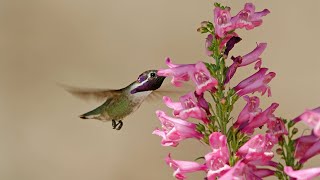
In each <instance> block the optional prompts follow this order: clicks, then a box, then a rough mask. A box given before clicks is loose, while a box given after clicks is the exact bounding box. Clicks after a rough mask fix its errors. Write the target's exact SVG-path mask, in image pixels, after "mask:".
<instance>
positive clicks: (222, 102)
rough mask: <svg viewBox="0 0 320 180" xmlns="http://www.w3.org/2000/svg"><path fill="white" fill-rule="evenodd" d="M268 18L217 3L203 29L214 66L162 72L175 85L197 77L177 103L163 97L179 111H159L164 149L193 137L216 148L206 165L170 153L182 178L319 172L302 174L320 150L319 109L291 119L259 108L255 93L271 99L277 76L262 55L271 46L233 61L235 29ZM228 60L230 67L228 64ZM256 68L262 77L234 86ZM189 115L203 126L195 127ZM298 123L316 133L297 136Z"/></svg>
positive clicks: (178, 66) (176, 173)
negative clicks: (240, 73) (242, 73)
mask: <svg viewBox="0 0 320 180" xmlns="http://www.w3.org/2000/svg"><path fill="white" fill-rule="evenodd" d="M269 13H270V12H269V10H267V9H264V10H263V11H258V12H256V11H255V6H254V5H253V4H252V3H247V4H245V6H244V8H243V9H242V10H241V11H240V12H239V13H238V14H236V15H235V16H233V17H232V16H231V13H230V8H229V7H224V6H221V5H220V4H215V8H214V10H213V14H214V20H213V23H211V22H208V21H206V22H203V23H202V26H201V27H200V28H199V31H200V32H202V33H209V35H208V36H207V38H206V42H205V49H206V54H207V55H208V56H210V57H212V58H213V59H214V60H215V63H207V62H202V61H199V62H197V63H195V64H174V63H172V62H171V60H170V58H167V60H166V64H167V66H168V67H169V68H168V69H161V70H159V71H158V75H160V76H167V77H172V80H171V83H172V84H173V85H174V86H176V87H181V86H182V85H183V83H184V82H186V81H189V80H192V81H193V82H194V84H195V90H194V91H193V92H190V93H188V94H186V95H183V96H181V97H180V99H179V101H176V102H175V101H173V100H172V99H171V98H170V97H167V96H164V97H163V101H164V103H165V104H166V105H167V106H168V107H169V108H171V109H172V110H173V113H172V117H171V116H168V115H167V114H166V113H165V112H164V111H161V110H158V111H157V112H156V114H157V117H158V118H159V120H160V122H161V124H162V127H161V128H157V129H156V130H154V132H153V134H155V135H158V136H160V137H161V138H162V141H161V144H162V145H163V146H172V147H176V146H178V145H179V143H181V141H182V140H184V139H187V138H193V139H197V140H199V141H201V142H203V143H206V144H208V145H209V146H210V147H211V151H210V152H208V153H207V154H206V155H204V156H203V157H202V158H203V159H204V162H202V163H200V162H192V161H180V160H174V159H172V158H171V155H170V154H169V155H168V156H167V158H166V159H165V161H166V163H167V164H168V165H169V166H170V167H171V168H173V170H174V176H175V177H176V178H177V179H185V178H186V174H187V173H191V172H196V171H203V172H205V173H206V178H205V179H207V180H215V179H217V178H219V179H225V180H229V179H249V180H250V179H262V178H264V177H267V176H271V175H275V176H277V177H278V178H282V179H287V178H289V177H292V178H297V179H312V178H314V177H316V176H319V175H320V168H311V169H306V170H300V169H301V168H302V166H303V164H304V163H305V162H306V161H307V160H308V159H310V158H311V157H313V156H315V155H317V154H319V153H320V141H319V138H320V108H316V109H313V110H307V111H305V112H304V113H303V114H302V115H300V116H298V117H297V118H295V119H293V120H291V121H287V120H285V119H282V118H280V117H277V116H276V115H275V114H274V112H275V110H276V109H277V108H278V106H279V104H278V103H272V104H271V105H270V106H269V107H268V108H266V109H264V110H263V109H262V108H260V107H259V106H260V99H259V98H258V97H257V96H252V95H251V94H254V93H257V92H260V93H261V95H264V94H265V93H266V92H268V96H271V90H270V86H269V83H270V81H271V80H272V79H273V78H274V77H275V75H276V73H274V72H268V68H265V67H262V59H261V55H262V53H263V52H264V51H265V49H266V47H267V43H259V44H258V45H257V47H256V48H255V49H253V50H252V51H251V52H250V53H248V54H246V55H242V56H236V57H234V56H231V57H230V58H229V53H230V51H231V50H232V48H234V46H235V45H236V44H237V43H239V42H240V41H241V38H240V37H239V35H238V34H237V33H236V32H235V30H237V29H243V28H245V29H246V30H251V29H254V28H256V27H258V26H260V25H261V24H262V17H264V16H266V15H267V14H269ZM228 59H230V60H228ZM227 63H229V64H230V65H229V66H226V64H227ZM253 63H255V65H254V69H256V70H257V72H256V73H254V74H253V75H251V76H249V77H248V78H245V79H244V80H243V81H241V82H239V83H238V84H237V85H236V86H234V87H232V88H227V86H226V85H227V84H229V82H230V81H231V80H232V78H233V76H234V75H235V74H236V71H237V68H239V67H243V66H247V65H250V64H253ZM206 92H207V93H210V94H211V97H212V98H213V101H214V102H213V103H211V102H209V101H208V100H206V99H205V98H204V93H206ZM240 97H242V98H243V99H244V100H245V101H246V102H247V103H246V105H245V106H244V108H243V110H242V111H241V112H240V114H239V115H238V117H237V119H236V121H235V122H234V123H233V124H232V125H231V126H227V124H228V123H232V121H230V119H231V117H230V112H231V111H232V109H233V106H234V104H235V103H236V101H237V100H238V99H239V98H240ZM190 118H194V119H196V120H198V121H196V123H194V121H193V122H191V121H190V120H189V119H190ZM299 121H303V122H305V123H306V124H307V125H309V126H310V127H311V128H312V129H313V131H312V133H311V134H310V135H305V136H301V137H299V138H296V139H293V135H295V134H297V129H296V128H293V126H294V124H295V123H297V122H299ZM227 127H228V129H227ZM229 127H230V128H229ZM262 127H265V128H266V129H267V130H266V131H265V133H264V134H254V133H255V129H257V128H260V129H261V128H262ZM275 146H278V149H277V153H276V154H278V155H280V156H281V157H282V158H283V159H284V160H285V164H284V165H283V163H281V162H275V161H274V160H273V157H274V155H275V153H274V152H273V151H272V149H273V148H274V147H275Z"/></svg>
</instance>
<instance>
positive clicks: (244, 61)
mask: <svg viewBox="0 0 320 180" xmlns="http://www.w3.org/2000/svg"><path fill="white" fill-rule="evenodd" d="M266 47H267V43H260V44H258V46H257V47H256V48H255V49H254V50H253V51H251V52H250V53H248V54H246V55H244V56H237V57H231V59H232V60H233V63H232V64H231V66H230V67H229V68H228V71H227V78H226V81H225V84H226V83H228V82H229V81H230V79H231V78H232V77H233V76H234V74H235V73H236V71H237V68H238V67H242V66H247V65H249V64H252V63H254V62H257V63H258V65H257V66H256V67H255V69H257V68H260V66H261V58H260V56H261V54H262V53H263V51H264V50H265V49H266Z"/></svg>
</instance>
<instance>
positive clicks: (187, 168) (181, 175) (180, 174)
mask: <svg viewBox="0 0 320 180" xmlns="http://www.w3.org/2000/svg"><path fill="white" fill-rule="evenodd" d="M165 161H166V163H167V164H168V165H169V166H170V167H171V168H173V170H174V173H173V176H174V177H176V178H177V179H181V180H183V179H186V178H187V177H186V176H185V174H186V173H191V172H196V171H205V170H206V166H205V165H203V164H198V163H196V162H191V161H177V160H173V159H171V156H170V154H169V155H168V156H167V157H166V159H165Z"/></svg>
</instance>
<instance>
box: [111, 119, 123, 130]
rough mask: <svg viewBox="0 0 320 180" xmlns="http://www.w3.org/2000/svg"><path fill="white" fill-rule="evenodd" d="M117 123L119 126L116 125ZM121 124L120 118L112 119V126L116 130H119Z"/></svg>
mask: <svg viewBox="0 0 320 180" xmlns="http://www.w3.org/2000/svg"><path fill="white" fill-rule="evenodd" d="M118 125H119V126H118ZM122 126H123V122H122V121H121V120H120V121H118V122H116V121H115V120H112V128H113V129H116V130H120V129H121V128H122Z"/></svg>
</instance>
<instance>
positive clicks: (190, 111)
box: [163, 92, 209, 123]
mask: <svg viewBox="0 0 320 180" xmlns="http://www.w3.org/2000/svg"><path fill="white" fill-rule="evenodd" d="M203 99H204V98H203ZM163 101H164V103H165V104H166V105H167V106H168V107H169V108H172V109H173V114H174V115H175V116H177V117H179V118H181V119H184V120H185V119H188V118H196V119H199V120H202V121H203V122H204V123H208V122H209V119H208V118H207V112H206V110H205V109H203V108H202V107H201V104H200V103H199V102H198V101H197V98H196V96H195V93H193V92H190V93H188V94H186V95H184V96H181V97H180V102H173V101H172V100H171V98H169V97H167V96H164V97H163ZM202 104H203V105H204V102H202Z"/></svg>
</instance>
